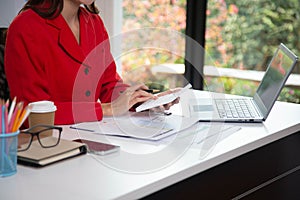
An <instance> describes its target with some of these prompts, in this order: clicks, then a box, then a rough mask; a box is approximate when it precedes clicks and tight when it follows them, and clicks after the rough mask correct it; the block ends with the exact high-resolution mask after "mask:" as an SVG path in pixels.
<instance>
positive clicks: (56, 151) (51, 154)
mask: <svg viewBox="0 0 300 200" xmlns="http://www.w3.org/2000/svg"><path fill="white" fill-rule="evenodd" d="M51 139H53V138H52V137H47V138H43V139H42V140H43V142H47V140H51ZM86 152H87V146H86V144H83V143H78V142H73V141H69V140H64V139H60V142H59V144H58V145H57V146H54V147H50V148H43V147H42V146H41V145H40V144H39V141H38V140H34V141H33V142H32V144H31V146H30V148H29V149H28V150H26V151H21V152H18V164H22V165H29V166H34V167H42V166H46V165H49V164H53V163H56V162H58V161H62V160H65V159H68V158H72V157H75V156H78V155H82V154H85V153H86Z"/></svg>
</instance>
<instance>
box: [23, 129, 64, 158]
mask: <svg viewBox="0 0 300 200" xmlns="http://www.w3.org/2000/svg"><path fill="white" fill-rule="evenodd" d="M39 127H42V128H45V129H41V130H39V131H37V132H30V130H32V129H35V128H39ZM53 129H57V130H58V131H59V134H58V139H57V143H56V144H54V145H51V146H44V145H43V144H42V142H41V141H40V137H39V135H40V133H41V132H44V131H48V130H53ZM62 130H63V128H62V127H59V126H51V125H44V124H38V125H35V126H32V127H30V128H29V129H26V130H24V131H20V133H25V134H30V135H31V138H30V142H29V144H28V146H27V148H25V149H22V150H18V152H22V151H27V150H28V149H29V148H30V146H31V144H32V141H33V138H34V136H36V137H37V139H38V141H39V143H40V145H41V147H43V148H51V147H55V146H57V145H58V144H59V142H60V138H61V133H62Z"/></svg>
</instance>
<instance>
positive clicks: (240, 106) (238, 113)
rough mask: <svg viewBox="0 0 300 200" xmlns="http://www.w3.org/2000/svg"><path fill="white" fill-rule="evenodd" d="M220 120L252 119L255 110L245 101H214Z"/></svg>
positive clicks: (255, 115)
mask: <svg viewBox="0 0 300 200" xmlns="http://www.w3.org/2000/svg"><path fill="white" fill-rule="evenodd" d="M215 102H216V106H217V109H218V113H219V115H220V117H221V118H254V117H257V114H256V110H255V109H254V108H253V106H251V105H249V104H248V103H247V102H249V101H247V100H245V99H215Z"/></svg>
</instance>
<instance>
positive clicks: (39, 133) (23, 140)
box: [18, 125, 62, 152]
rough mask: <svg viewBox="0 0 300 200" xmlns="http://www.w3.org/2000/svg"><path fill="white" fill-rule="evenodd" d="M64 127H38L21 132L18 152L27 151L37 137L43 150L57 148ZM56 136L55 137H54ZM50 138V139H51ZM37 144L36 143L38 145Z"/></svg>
mask: <svg viewBox="0 0 300 200" xmlns="http://www.w3.org/2000/svg"><path fill="white" fill-rule="evenodd" d="M61 132H62V127H57V126H49V125H36V126H33V127H31V128H29V129H27V130H25V131H21V132H20V134H19V137H18V152H20V151H26V150H28V149H29V147H30V146H31V144H32V143H34V142H33V141H34V136H36V137H37V140H38V141H39V143H40V145H41V146H42V147H43V148H50V147H55V146H56V145H58V144H59V141H60V136H61ZM52 135H55V137H52ZM49 136H50V137H49ZM36 144H37V143H34V145H36Z"/></svg>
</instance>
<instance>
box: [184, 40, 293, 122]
mask: <svg viewBox="0 0 300 200" xmlns="http://www.w3.org/2000/svg"><path fill="white" fill-rule="evenodd" d="M297 60H298V57H297V56H296V55H295V54H294V53H293V52H292V51H291V50H289V49H288V48H287V47H286V46H285V45H284V44H282V43H281V44H280V45H279V47H278V48H277V50H276V52H275V53H274V55H273V57H272V59H271V61H270V63H269V65H268V67H267V70H266V72H265V74H264V77H263V79H262V80H261V82H260V85H259V87H258V88H257V90H256V92H255V94H254V96H253V97H252V98H249V97H241V98H232V99H230V98H226V99H225V97H224V98H210V99H204V98H203V99H191V100H190V101H189V111H190V114H191V116H197V117H198V118H199V120H200V121H222V122H262V121H265V120H266V119H267V117H268V115H269V113H270V111H271V109H272V107H273V105H274V103H275V101H276V100H277V98H278V96H279V94H280V92H281V90H282V88H283V87H284V85H285V82H286V80H287V79H288V77H289V75H290V74H291V72H292V71H293V69H294V68H295V66H296V63H297ZM235 107H237V108H236V109H235V111H233V110H234V108H235ZM246 110H248V111H246Z"/></svg>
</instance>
